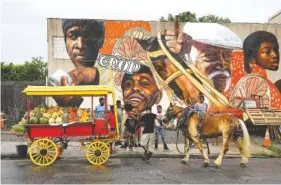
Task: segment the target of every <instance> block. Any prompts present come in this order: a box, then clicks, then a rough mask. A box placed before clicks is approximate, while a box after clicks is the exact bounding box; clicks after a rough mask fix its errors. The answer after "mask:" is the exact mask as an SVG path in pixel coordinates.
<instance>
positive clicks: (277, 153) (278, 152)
mask: <svg viewBox="0 0 281 185" xmlns="http://www.w3.org/2000/svg"><path fill="white" fill-rule="evenodd" d="M267 149H268V150H270V151H272V152H273V154H268V153H266V152H258V153H253V154H252V156H253V157H264V158H276V157H277V158H281V147H276V146H270V147H267Z"/></svg>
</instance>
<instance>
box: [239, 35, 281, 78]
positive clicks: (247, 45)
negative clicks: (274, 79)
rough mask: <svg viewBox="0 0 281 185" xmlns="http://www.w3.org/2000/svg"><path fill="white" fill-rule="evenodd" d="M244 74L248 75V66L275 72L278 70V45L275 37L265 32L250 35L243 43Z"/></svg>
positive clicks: (249, 70)
mask: <svg viewBox="0 0 281 185" xmlns="http://www.w3.org/2000/svg"><path fill="white" fill-rule="evenodd" d="M243 50H244V55H245V60H244V65H245V72H247V73H250V72H251V69H250V64H256V65H258V66H260V67H262V68H264V69H268V70H272V71H277V70H278V68H279V51H278V50H279V44H278V42H277V39H276V37H275V35H273V34H272V33H269V32H266V31H258V32H254V33H252V34H250V35H249V36H248V37H247V38H246V39H245V41H244V43H243Z"/></svg>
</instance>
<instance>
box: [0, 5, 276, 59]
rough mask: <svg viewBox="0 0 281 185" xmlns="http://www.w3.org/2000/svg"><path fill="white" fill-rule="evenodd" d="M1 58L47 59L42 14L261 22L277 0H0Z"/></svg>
mask: <svg viewBox="0 0 281 185" xmlns="http://www.w3.org/2000/svg"><path fill="white" fill-rule="evenodd" d="M0 2H1V6H0V12H1V13H0V19H1V27H0V33H1V34H0V43H1V44H0V51H1V53H0V60H1V61H5V62H13V63H23V62H24V61H26V60H31V58H32V57H39V56H41V57H43V60H44V61H47V60H48V59H47V53H48V48H47V18H92V19H111V20H159V18H160V17H161V16H167V15H168V14H169V13H171V14H173V15H176V14H178V13H181V12H184V11H191V12H194V13H196V15H197V17H200V16H203V15H207V14H215V15H217V16H220V17H228V18H230V19H231V21H232V22H244V23H250V22H251V23H266V22H268V18H269V17H271V16H272V15H273V14H275V13H276V12H278V11H279V10H280V9H281V0H173V1H168V0H141V1H135V0H119V1H116V0H0Z"/></svg>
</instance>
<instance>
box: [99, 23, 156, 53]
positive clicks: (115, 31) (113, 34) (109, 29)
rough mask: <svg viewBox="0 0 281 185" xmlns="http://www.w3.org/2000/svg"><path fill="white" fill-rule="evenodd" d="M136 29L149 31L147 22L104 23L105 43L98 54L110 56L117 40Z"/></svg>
mask: <svg viewBox="0 0 281 185" xmlns="http://www.w3.org/2000/svg"><path fill="white" fill-rule="evenodd" d="M136 27H141V28H143V29H145V30H147V31H149V32H150V31H151V28H150V24H149V22H145V21H106V22H105V41H104V45H103V48H102V49H101V50H100V52H101V53H103V54H112V50H113V48H114V45H115V44H116V42H117V41H118V39H119V38H120V37H122V36H123V35H124V34H125V33H126V32H127V31H128V30H130V29H132V28H136Z"/></svg>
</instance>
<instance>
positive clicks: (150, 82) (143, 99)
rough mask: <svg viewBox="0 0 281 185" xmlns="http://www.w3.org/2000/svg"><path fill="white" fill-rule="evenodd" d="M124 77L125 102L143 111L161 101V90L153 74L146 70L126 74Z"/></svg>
mask: <svg viewBox="0 0 281 185" xmlns="http://www.w3.org/2000/svg"><path fill="white" fill-rule="evenodd" d="M123 78H124V79H123V80H122V91H123V100H124V103H125V104H131V105H132V106H133V107H134V108H137V109H138V110H139V111H140V112H142V111H144V110H145V109H146V108H148V107H152V106H153V105H154V104H155V103H159V101H160V99H161V92H160V91H159V89H158V87H157V85H156V82H155V80H154V78H153V76H152V75H151V74H149V73H145V72H141V73H135V74H132V75H129V74H125V75H124V77H123Z"/></svg>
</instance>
